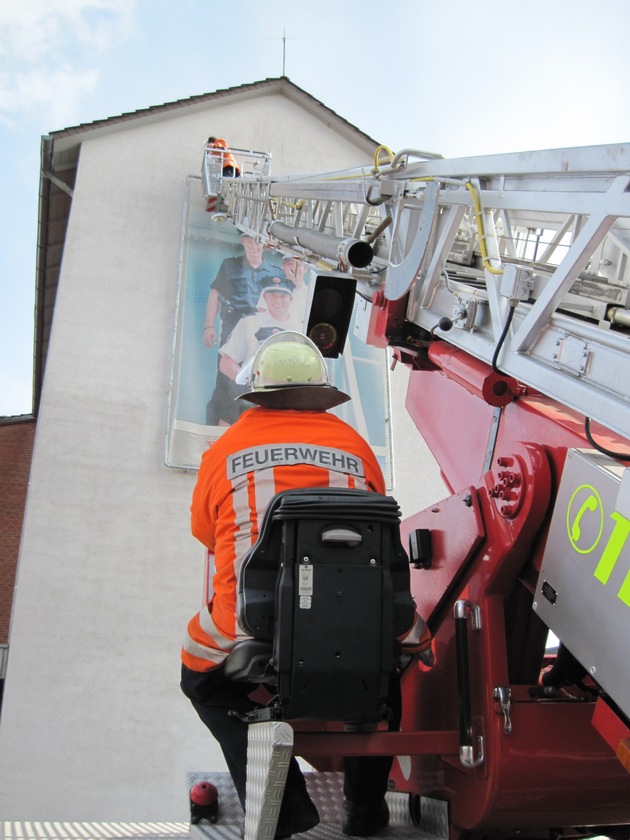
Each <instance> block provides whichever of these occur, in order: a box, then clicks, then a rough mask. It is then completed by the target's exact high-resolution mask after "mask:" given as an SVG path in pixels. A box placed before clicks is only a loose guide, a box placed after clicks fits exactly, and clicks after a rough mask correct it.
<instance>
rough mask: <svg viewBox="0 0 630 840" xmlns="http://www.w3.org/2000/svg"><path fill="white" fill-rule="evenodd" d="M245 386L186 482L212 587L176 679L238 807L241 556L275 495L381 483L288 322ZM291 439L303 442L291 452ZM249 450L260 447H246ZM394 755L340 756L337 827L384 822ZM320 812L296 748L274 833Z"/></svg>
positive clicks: (423, 633)
mask: <svg viewBox="0 0 630 840" xmlns="http://www.w3.org/2000/svg"><path fill="white" fill-rule="evenodd" d="M247 384H248V386H249V389H250V390H249V391H248V392H247V393H245V394H242V395H241V396H240V397H238V399H244V400H247V401H249V402H251V403H254V404H255V407H254V408H251V409H250V410H248V411H246V412H245V413H244V414H242V415H241V417H240V418H239V419H238V420H237V421H236V422H235V423H234V424H233V425H232V426H231V427H230V428H229V429H227V431H226V432H225V433H224V434H223V435H222V436H221V437H220V438H219V439H218V440H217V441H215V442H214V443H213V444H212V445H211V447H210V449H209V450H207V451H206V452H205V453H204V455H203V457H202V461H201V466H200V469H199V475H198V479H197V484H196V486H195V489H194V492H193V498H192V506H191V524H192V532H193V535H194V536H195V537H197V538H198V539H199V540H200V541H201V542H202V543H203V544H204V545H205V546H207V547H208V548H209V549H210V551H211V552H213V553H214V555H215V571H214V576H213V581H212V583H213V590H214V594H213V596H212V600H211V601H210V603H209V604H207V606H205V607H204V608H203V609H202V610H201V612H200V613H198V614H197V615H195V616H194V617H193V618H192V619H191V621H190V622H189V624H188V628H187V634H186V637H185V641H184V645H183V648H182V679H181V688H182V690H183V692H184V694H185V695H186V696H187V697H188V698H189V699H190V700H191V702H192V705H193V706H194V708H195V710H196V711H197V713H198V714H199V717H200V718H201V720H202V721H203V723H204V724H205V725H206V726H207V727H208V729H209V730H210V732H211V733H212V735H213V736H214V737H215V738H216V740H217V741H218V742H219V745H220V746H221V749H222V751H223V754H224V756H225V760H226V763H227V766H228V768H229V770H230V774H231V776H232V780H233V782H234V786H235V788H236V791H237V793H238V796H239V798H240V800H241V803H242V804H243V806H245V782H246V765H247V725H246V724H245V723H243V722H242V721H241V720H239V718H238V717H234V716H233V715H229V714H228V713H229V712H230V711H231V710H236V711H237V712H239V713H245V712H247V711H249V710H250V709H252V708H254V706H255V704H254V702H253V701H251V700H250V699H249V697H248V694H249V693H250V692H251V690H252V686H251V685H248V684H245V683H238V682H232V681H230V680H228V679H226V678H225V677H224V675H223V668H222V665H223V663H224V661H225V659H226V657H227V655H228V654H229V652H230V650H231V649H232V648H233V647H234V645H235V644H236V643H237V642H238V641H241V640H242V639H244V638H248V636H247V634H245V633H244V631H243V630H242V629H241V628H240V627H239V626H238V623H237V618H236V606H237V604H236V601H237V591H236V590H237V579H238V569H239V566H240V563H241V561H242V559H243V557H244V555H245V554H246V552H247V551H248V549H249V548H250V547H251V546H252V545H253V544H254V543H255V541H256V538H257V536H258V530H259V528H260V525H261V523H262V518H263V515H264V512H265V508H266V506H267V505H268V504H269V502H270V501H271V499H272V497H273V496H274V494H276V493H279V492H281V491H283V490H290V489H294V488H304V487H329V486H337V487H339V486H343V487H354V488H357V489H361V490H370V491H373V492H377V493H384V492H385V482H384V479H383V475H382V472H381V469H380V467H379V465H378V462H377V460H376V458H375V456H374V453H373V452H372V450H371V448H370V446H369V444H368V443H367V442H366V441H365V440H364V439H363V438H362V437H361V436H360V435H359V434H358V432H356V431H355V430H354V429H353V428H352V427H351V426H349V425H348V424H347V423H345V422H344V421H342V420H340V419H339V418H338V417H336V416H335V415H333V414H330V413H328V411H327V409H329V408H333V407H334V406H336V405H340V404H341V403H343V402H346V401H347V400H349V399H350V398H349V396H348V395H347V394H344V393H343V392H342V391H339V390H338V389H337V388H335V387H334V386H332V385H331V384H330V380H329V376H328V371H327V368H326V363H325V361H324V359H323V357H322V355H321V353H320V352H319V350H318V349H317V347H316V346H315V344H314V343H313V342H312V341H311V340H310V339H308V338H307V337H306V336H304V335H302V334H301V333H297V332H292V331H285V332H281V333H278V334H276V335H273V336H271V337H270V338H268V339H267V340H266V341H265V342H264V343H263V344H262V345H261V346H260V348H259V349H258V351H257V353H256V355H255V356H254V358H253V362H252V365H251V369H250V372H249V374H248V383H247ZM296 443H297V444H300V443H301V444H305V445H306V446H305V447H304V452H303V453H302V456H300V458H299V459H298V458H297V456H296V455H295V453H296ZM283 444H289V445H287V446H286V447H283ZM272 451H273V460H272V458H271V452H272ZM254 452H255V456H256V457H255V458H254V457H250V455H252V454H253V453H254ZM265 452H268V453H269V458H265ZM282 453H284V455H282ZM305 453H306V454H305ZM333 453H334V457H331V456H332V454H333ZM340 456H341V457H340ZM401 641H402V643H403V648H404V650H405V651H409V652H419V653H421V655H424V657H427V658H428V657H430V656H432V654H431V652H430V645H431V638H430V634H429V632H428V630H427V628H426V624H425V623H424V621H422V619H421V618H420V616H416V622H415V624H414V626H413V627H412V629H411V630H410V631H409V633H408V634H407V635H406V637H405V639H403V640H401ZM393 682H394V683H395V685H394V686H393V687H392V698H391V699H392V700H393V701H394V702H393V703H392V706H393V707H394V708H397V711H396V712H395V715H394V717H395V720H393V721H392V722H391V724H390V727H391V728H395V729H398V728H399V725H400V687H399V684H398V680H397V679H395V680H393ZM391 764H392V759H391V758H388V757H376V756H371V757H358V758H347V759H345V762H344V770H345V778H344V795H345V798H346V803H345V813H344V819H343V825H342V830H343V831H344V833H345V834H350V835H354V836H368V835H371V834H374V833H375V832H377V831H378V830H379V829H381V828H383V827H384V826H385V825H387V823H388V821H389V812H388V808H387V804H386V802H385V798H384V796H385V791H386V789H387V781H388V775H389V771H390V768H391ZM318 822H319V815H318V813H317V809H316V808H315V805H314V804H313V802H312V801H311V799H310V797H309V796H308V793H307V791H306V784H305V781H304V777H303V776H302V773H301V771H300V769H299V765H298V763H297V761H296V760H295V758H292V759H291V763H290V766H289V771H288V775H287V782H286V788H285V792H284V798H283V800H282V807H281V810H280V815H279V820H278V827H277V830H276V838H281V837H289V836H290V835H291V834H297V833H299V832H302V831H307V830H308V829H310V828H313V827H314V826H315V825H317V824H318Z"/></svg>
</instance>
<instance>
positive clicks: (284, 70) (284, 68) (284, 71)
mask: <svg viewBox="0 0 630 840" xmlns="http://www.w3.org/2000/svg"><path fill="white" fill-rule="evenodd" d="M273 40H274V41H277V40H278V39H277V38H274V39H273ZM289 40H291V41H293V40H296V39H294V38H290V39H289ZM286 74H287V31H286V29H283V30H282V75H283V76H286Z"/></svg>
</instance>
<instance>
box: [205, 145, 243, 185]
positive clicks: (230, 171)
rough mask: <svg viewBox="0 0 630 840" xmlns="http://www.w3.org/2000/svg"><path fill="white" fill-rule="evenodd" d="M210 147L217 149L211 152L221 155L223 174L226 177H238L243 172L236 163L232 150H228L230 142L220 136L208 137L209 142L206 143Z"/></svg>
mask: <svg viewBox="0 0 630 840" xmlns="http://www.w3.org/2000/svg"><path fill="white" fill-rule="evenodd" d="M206 146H207V148H208V149H210V150H212V149H216V150H217V151H216V152H211V154H216V155H217V157H221V159H222V161H223V169H222V174H223V177H224V178H238V177H239V175H240V174H241V170H240V169H239V167H238V164H237V163H236V158H235V157H234V155H233V154H232V152H229V151H228V144H227V143H226V142H225V140H222V139H221V138H220V137H212V135H211V136H210V137H208V142H207V143H206Z"/></svg>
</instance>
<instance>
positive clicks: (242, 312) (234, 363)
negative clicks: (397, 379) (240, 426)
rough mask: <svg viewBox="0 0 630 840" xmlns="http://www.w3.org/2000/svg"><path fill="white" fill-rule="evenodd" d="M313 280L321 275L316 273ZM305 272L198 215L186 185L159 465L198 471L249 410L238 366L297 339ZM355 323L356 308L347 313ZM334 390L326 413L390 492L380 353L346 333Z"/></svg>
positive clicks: (191, 184)
mask: <svg viewBox="0 0 630 840" xmlns="http://www.w3.org/2000/svg"><path fill="white" fill-rule="evenodd" d="M320 274H321V271H320ZM310 276H311V270H310V268H309V266H308V265H307V263H306V262H305V261H304V260H302V259H300V258H296V257H295V256H292V255H291V254H288V253H286V252H283V251H282V250H281V248H272V247H268V246H263V245H262V243H260V242H258V241H257V240H256V238H254V237H252V236H249V235H244V234H242V233H241V232H240V231H239V230H237V228H236V227H235V226H234V225H233V224H232V223H231V222H229V221H216V220H215V219H213V217H212V214H210V213H208V212H206V209H205V203H204V199H203V195H202V190H201V185H200V180H199V179H197V178H193V177H190V178H189V179H188V181H187V184H186V201H185V208H184V214H183V221H182V240H181V257H180V277H179V285H178V303H177V316H176V322H175V336H174V342H173V370H172V376H171V391H170V398H169V426H168V432H167V445H166V465H167V466H169V467H177V468H180V469H193V470H196V469H197V468H198V467H199V463H200V461H201V456H202V454H203V452H204V451H205V450H206V449H207V448H208V447H209V446H210V445H211V444H212V442H213V441H214V440H216V439H217V438H218V437H219V436H220V435H221V434H222V433H223V431H225V429H226V428H227V427H228V426H230V425H231V424H232V423H234V422H235V421H236V420H237V419H238V417H239V416H240V414H241V413H242V412H243V411H246V410H248V409H249V408H251V407H252V406H251V404H250V403H247V402H244V401H243V400H236V397H237V396H238V394H240V393H243V391H245V390H247V388H246V386H243V385H240V384H238V383H237V381H236V380H237V375H238V373H239V371H240V370H241V368H243V367H244V366H245V365H246V364H247V362H248V361H249V360H250V359H251V358H252V356H253V355H254V353H255V352H256V350H257V349H258V346H259V345H260V343H261V342H263V341H264V340H265V339H266V338H268V337H269V336H270V335H273V334H274V333H276V332H278V331H281V330H296V331H298V332H304V326H305V321H307V320H308V313H307V300H308V287H309V281H310ZM355 316H356V308H355ZM326 362H327V364H328V369H329V371H330V377H331V381H332V383H333V384H334V385H335V386H336V387H338V388H340V389H341V390H343V391H345V392H346V393H348V394H350V396H351V397H352V399H351V401H350V402H348V403H345V404H344V405H341V406H339V407H337V408H335V409H333V410H332V411H333V413H335V414H337V416H339V417H340V418H341V419H342V420H345V421H346V422H347V423H349V424H350V425H352V426H354V427H355V428H356V429H357V431H359V432H360V433H361V434H362V435H363V436H364V437H365V438H366V439H367V440H368V441H369V443H370V445H371V446H372V448H373V450H374V452H375V453H376V456H377V457H378V459H379V462H380V464H381V467H382V469H383V472H384V474H385V477H386V480H387V483H388V486H391V472H392V466H391V420H390V404H389V387H388V370H387V362H386V356H385V351H384V350H383V349H381V348H377V347H372V346H368V345H366V344H364V343H363V341H361V340H359V339H358V338H357V337H356V336H355V335H354V324H352V325H351V327H350V332H349V336H348V341H347V343H346V348H345V351H344V353H343V354H342V355H341V356H340V357H339V358H338V359H327V360H326Z"/></svg>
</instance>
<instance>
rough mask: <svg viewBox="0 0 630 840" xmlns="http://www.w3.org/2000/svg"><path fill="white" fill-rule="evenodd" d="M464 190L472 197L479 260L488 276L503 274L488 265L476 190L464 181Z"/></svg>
mask: <svg viewBox="0 0 630 840" xmlns="http://www.w3.org/2000/svg"><path fill="white" fill-rule="evenodd" d="M465 186H466V189H467V190H468V192H469V193H470V194H471V196H472V201H473V207H474V208H475V222H476V224H477V236H478V237H479V247H480V248H481V259H482V260H483V264H484V268H485V269H486V271H489V272H490V274H503V269H502V268H494V266H492V265H490V257H489V256H488V249H487V248H486V232H485V230H484V226H483V219H482V215H481V214H482V210H481V203H480V201H479V196H478V195H477V190H476V189H475V188H474V187H473V185H472V184H471V183H470V181H466V184H465Z"/></svg>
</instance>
